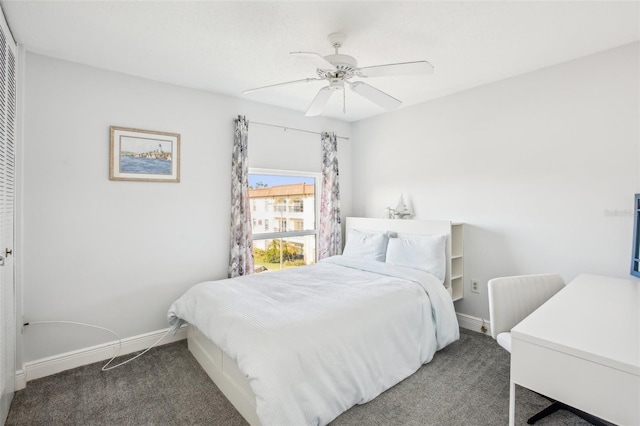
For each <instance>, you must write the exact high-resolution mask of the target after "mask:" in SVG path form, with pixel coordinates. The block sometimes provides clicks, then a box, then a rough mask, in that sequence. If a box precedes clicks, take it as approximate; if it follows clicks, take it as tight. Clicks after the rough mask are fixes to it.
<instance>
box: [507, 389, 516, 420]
mask: <svg viewBox="0 0 640 426" xmlns="http://www.w3.org/2000/svg"><path fill="white" fill-rule="evenodd" d="M515 422H516V384H515V383H514V382H512V381H511V380H509V426H514V425H515Z"/></svg>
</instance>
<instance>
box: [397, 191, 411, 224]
mask: <svg viewBox="0 0 640 426" xmlns="http://www.w3.org/2000/svg"><path fill="white" fill-rule="evenodd" d="M395 215H396V217H397V218H399V219H404V218H405V217H407V216H411V212H410V211H409V209H408V208H407V205H406V204H405V203H404V198H403V197H402V194H400V199H399V200H398V205H397V206H396V209H395Z"/></svg>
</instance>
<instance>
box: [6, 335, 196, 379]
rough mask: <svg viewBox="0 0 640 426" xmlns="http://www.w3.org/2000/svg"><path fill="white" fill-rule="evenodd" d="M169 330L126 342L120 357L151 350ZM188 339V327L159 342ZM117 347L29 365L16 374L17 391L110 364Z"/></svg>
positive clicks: (115, 344)
mask: <svg viewBox="0 0 640 426" xmlns="http://www.w3.org/2000/svg"><path fill="white" fill-rule="evenodd" d="M168 330H169V329H168V328H165V329H164V330H158V331H152V332H150V333H146V334H141V335H138V336H133V337H127V338H125V339H122V347H121V349H120V354H119V355H126V354H130V353H133V352H138V351H142V350H144V349H147V348H148V347H149V346H151V345H152V344H154V343H155V342H156V340H158V339H159V338H160V337H161V336H162V335H164V334H165V333H166V332H167V331H168ZM186 338H187V328H186V327H182V328H180V329H179V330H178V332H177V333H176V334H175V335H172V334H171V333H169V334H168V335H167V336H166V337H165V338H164V339H163V340H162V341H161V342H160V343H159V345H165V344H167V343H172V342H177V341H178V340H183V339H186ZM117 347H118V342H117V341H113V342H109V343H104V344H101V345H96V346H91V347H88V348H83V349H78V350H76V351H72V352H66V353H63V354H59V355H54V356H50V357H47V358H42V359H37V360H35V361H30V362H27V363H25V364H24V367H23V369H22V370H18V371H16V382H15V385H16V390H20V389H24V388H25V387H26V386H27V382H28V381H30V380H35V379H39V378H41V377H46V376H50V375H52V374H56V373H60V372H61V371H65V370H70V369H72V368H76V367H81V366H83V365H87V364H92V363H94V362H98V361H105V362H106V360H109V359H111V357H112V356H113V355H114V351H115V350H116V349H117Z"/></svg>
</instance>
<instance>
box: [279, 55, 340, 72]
mask: <svg viewBox="0 0 640 426" xmlns="http://www.w3.org/2000/svg"><path fill="white" fill-rule="evenodd" d="M289 54H290V55H295V56H298V57H300V58H304V59H307V60H309V61H311V62H313V64H314V65H315V66H316V68H321V69H330V70H332V69H335V68H336V67H335V65H333V64H332V63H331V62H329V61H327V60H326V59H325V58H324V57H323V56H322V55H321V54H319V53H315V52H290V53H289Z"/></svg>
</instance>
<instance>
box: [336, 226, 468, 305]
mask: <svg viewBox="0 0 640 426" xmlns="http://www.w3.org/2000/svg"><path fill="white" fill-rule="evenodd" d="M349 229H357V230H359V231H365V232H367V231H369V232H386V231H389V232H394V233H396V234H397V235H398V236H399V237H402V236H403V235H408V234H413V235H435V234H447V246H446V256H447V273H446V275H445V278H444V286H445V288H446V289H447V291H448V292H449V294H450V295H451V297H452V298H453V300H458V299H462V296H463V277H462V224H452V223H451V222H450V221H448V220H407V219H370V218H364V217H348V218H347V223H346V230H347V233H346V234H347V235H348V234H349ZM452 247H453V255H452Z"/></svg>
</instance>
